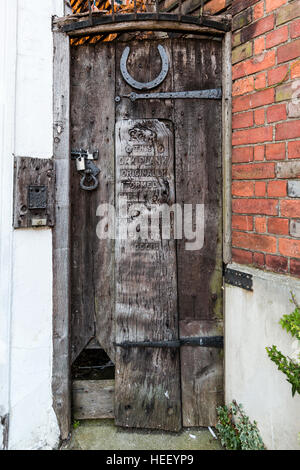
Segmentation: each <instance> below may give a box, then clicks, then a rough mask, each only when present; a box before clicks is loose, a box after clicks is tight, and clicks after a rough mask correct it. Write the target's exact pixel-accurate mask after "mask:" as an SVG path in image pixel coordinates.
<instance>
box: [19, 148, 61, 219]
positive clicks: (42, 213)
mask: <svg viewBox="0 0 300 470" xmlns="http://www.w3.org/2000/svg"><path fill="white" fill-rule="evenodd" d="M14 169H15V173H14V228H27V227H32V224H33V219H46V224H45V225H46V226H49V227H53V226H54V221H55V206H54V188H55V170H54V162H53V160H52V159H46V158H29V157H15V159H14ZM29 186H45V191H46V194H47V197H46V199H47V208H46V209H30V208H29V201H28V198H29V196H28V189H29Z"/></svg>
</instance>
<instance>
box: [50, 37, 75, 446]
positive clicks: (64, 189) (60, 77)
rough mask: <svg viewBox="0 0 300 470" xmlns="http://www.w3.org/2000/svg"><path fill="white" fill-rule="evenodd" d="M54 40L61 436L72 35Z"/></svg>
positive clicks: (65, 394)
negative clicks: (70, 39)
mask: <svg viewBox="0 0 300 470" xmlns="http://www.w3.org/2000/svg"><path fill="white" fill-rule="evenodd" d="M53 40H54V64H53V67H54V69H53V70H54V77H53V78H54V80H53V84H54V85H53V87H54V89H53V120H54V135H53V138H54V144H53V155H54V160H55V167H56V193H55V219H56V224H55V227H54V229H53V379H52V390H53V406H54V410H55V413H56V416H57V418H58V422H59V426H60V432H61V438H62V439H66V438H67V437H68V435H69V431H70V423H71V395H70V393H71V390H70V354H69V346H70V337H69V334H70V329H69V323H70V316H69V309H70V302H69V300H70V283H69V280H70V270H69V261H70V237H69V234H70V217H69V202H70V201H69V190H70V179H69V175H70V173H69V172H70V166H69V158H70V122H69V113H70V47H69V38H68V37H67V36H66V35H64V34H62V33H58V32H54V33H53Z"/></svg>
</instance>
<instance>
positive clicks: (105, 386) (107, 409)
mask: <svg viewBox="0 0 300 470" xmlns="http://www.w3.org/2000/svg"><path fill="white" fill-rule="evenodd" d="M114 384H115V381H114V380H73V382H72V397H73V403H72V408H73V417H74V419H108V418H110V419H112V418H113V417H114V389H115V386H114Z"/></svg>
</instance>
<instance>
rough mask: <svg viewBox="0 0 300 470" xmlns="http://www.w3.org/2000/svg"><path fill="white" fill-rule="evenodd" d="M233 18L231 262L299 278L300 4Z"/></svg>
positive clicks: (268, 2) (247, 7)
mask: <svg viewBox="0 0 300 470" xmlns="http://www.w3.org/2000/svg"><path fill="white" fill-rule="evenodd" d="M231 13H232V15H233V38H232V42H233V49H232V62H233V68H232V73H233V134H232V145H233V154H232V161H233V164H232V178H233V182H232V197H233V198H232V211H233V214H232V228H233V230H232V254H233V260H234V261H236V262H239V263H245V264H253V265H255V266H258V267H260V268H265V269H269V270H272V271H276V272H282V273H290V274H292V275H295V276H300V0H293V1H288V0H233V2H232V7H231ZM297 98H298V99H297ZM297 178H298V180H297ZM297 181H298V182H299V186H297V183H296V185H295V182H297ZM297 196H298V197H297ZM298 218H299V223H298V220H297V219H298Z"/></svg>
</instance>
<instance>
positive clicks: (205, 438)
mask: <svg viewBox="0 0 300 470" xmlns="http://www.w3.org/2000/svg"><path fill="white" fill-rule="evenodd" d="M64 449H65V450H221V445H220V443H219V441H217V440H215V439H214V438H213V437H212V435H211V434H210V432H209V431H208V429H207V428H197V429H195V428H191V429H185V430H184V431H182V432H180V433H176V434H175V433H167V432H165V433H162V432H153V431H136V430H134V431H133V430H127V429H125V430H124V429H122V428H118V427H116V426H114V422H113V421H112V420H89V421H81V422H80V424H79V426H78V427H77V428H76V429H74V430H73V433H72V438H71V441H70V442H69V443H68V444H67V445H66V446H65V447H64Z"/></svg>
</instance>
